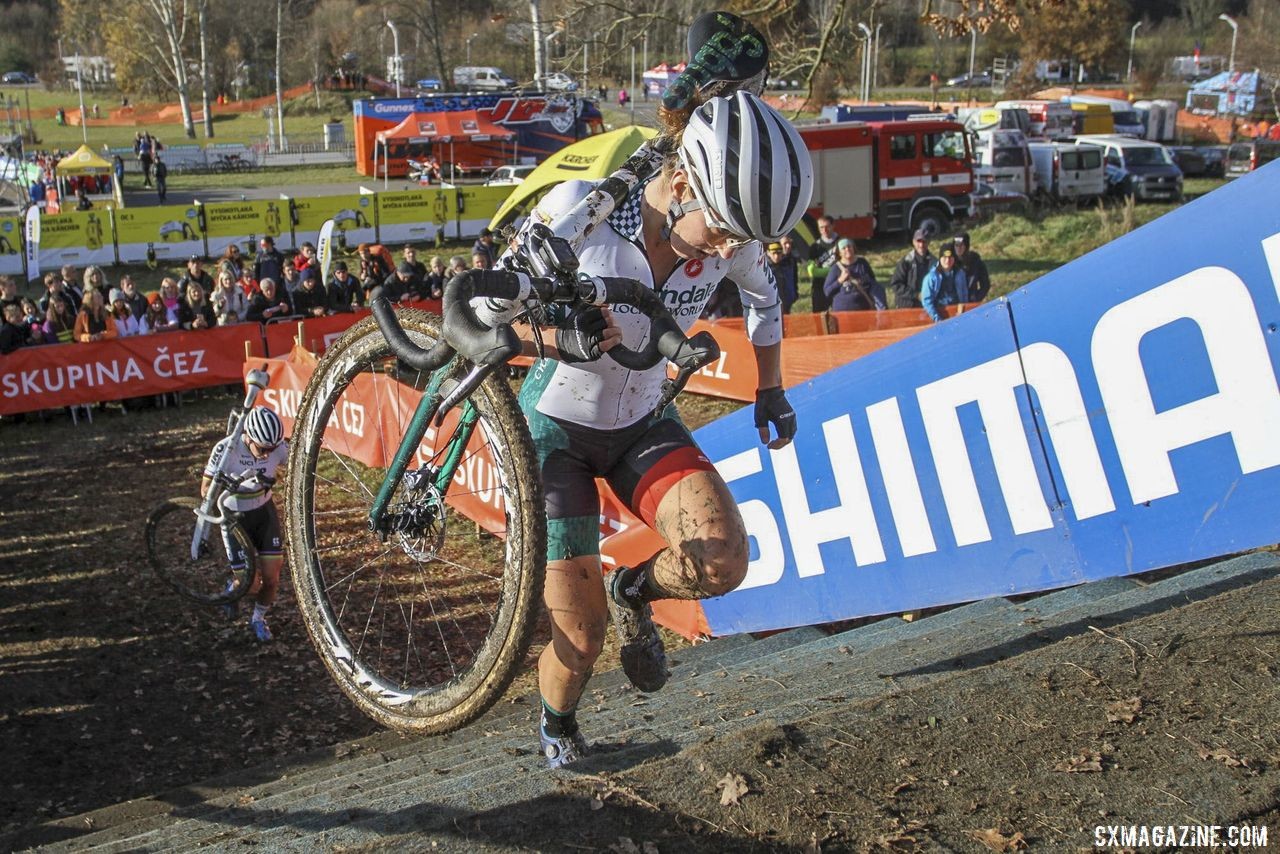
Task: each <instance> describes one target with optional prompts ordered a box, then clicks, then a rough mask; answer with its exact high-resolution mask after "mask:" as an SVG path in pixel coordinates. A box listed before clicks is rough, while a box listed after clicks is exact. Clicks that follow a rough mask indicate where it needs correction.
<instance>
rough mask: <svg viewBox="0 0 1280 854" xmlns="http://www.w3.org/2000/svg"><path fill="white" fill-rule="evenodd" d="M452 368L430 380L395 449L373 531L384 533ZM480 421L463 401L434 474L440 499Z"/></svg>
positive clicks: (372, 509) (373, 510)
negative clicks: (398, 489)
mask: <svg viewBox="0 0 1280 854" xmlns="http://www.w3.org/2000/svg"><path fill="white" fill-rule="evenodd" d="M452 366H453V363H452V362H450V363H449V364H448V365H445V366H444V367H443V368H441V369H439V370H438V371H436V372H435V374H434V375H433V376H432V377H431V382H430V383H429V384H428V385H427V388H426V391H425V392H423V395H422V399H421V400H419V401H418V406H417V408H416V409H414V411H413V418H411V419H410V420H409V427H408V429H406V430H405V432H404V436H403V437H402V438H401V439H400V447H399V448H397V449H396V455H395V457H393V458H392V460H391V465H390V466H389V467H388V468H387V473H386V475H385V476H384V477H383V478H382V486H381V487H379V489H378V495H377V496H376V497H375V498H374V500H373V506H372V507H370V508H369V527H370V529H371V530H374V531H381V530H382V523H383V517H384V516H385V515H386V512H387V507H388V505H390V504H391V495H392V493H394V492H395V489H396V484H398V483H399V482H400V480H401V479H402V478H403V477H404V474H405V472H406V471H408V469H409V462H410V461H411V460H412V459H413V455H414V454H415V453H417V450H418V445H419V444H421V443H422V437H423V436H425V435H427V428H428V427H429V426H430V425H431V419H432V418H434V417H435V414H436V410H437V409H438V408H439V407H440V401H441V398H442V396H441V394H440V385H441V383H443V382H444V378H445V377H446V376H447V375H448V374H449V373H450V372H451V369H452ZM479 420H480V412H479V410H477V409H476V407H475V405H474V404H472V402H471V400H470V398H468V399H467V400H464V401H463V402H462V407H461V416H460V418H459V420H458V427H457V429H456V430H454V431H453V435H452V436H450V437H449V444H448V447H447V448H446V450H445V454H444V462H443V463H442V464H441V465H440V468H439V469H437V470H436V473H435V484H434V485H435V488H436V491H437V492H439V494H440V496H441V497H443V496H444V494H445V492H446V491H447V490H448V487H449V482H450V481H452V480H453V474H454V472H455V471H457V469H458V464H459V463H460V462H461V461H462V455H463V453H464V452H465V451H466V449H467V443H468V442H470V441H471V434H472V433H474V432H475V429H476V424H477V422H479Z"/></svg>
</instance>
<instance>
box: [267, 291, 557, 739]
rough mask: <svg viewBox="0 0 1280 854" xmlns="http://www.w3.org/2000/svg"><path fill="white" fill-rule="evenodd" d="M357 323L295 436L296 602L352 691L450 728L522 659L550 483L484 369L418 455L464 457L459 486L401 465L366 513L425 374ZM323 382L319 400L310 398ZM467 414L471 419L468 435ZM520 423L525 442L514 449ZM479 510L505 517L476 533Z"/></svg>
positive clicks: (504, 389) (409, 720)
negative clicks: (374, 514) (307, 431)
mask: <svg viewBox="0 0 1280 854" xmlns="http://www.w3.org/2000/svg"><path fill="white" fill-rule="evenodd" d="M399 316H400V317H401V318H402V322H403V323H404V325H405V326H406V329H408V330H410V331H411V332H412V337H414V338H415V339H416V340H417V341H418V342H419V343H427V344H430V343H431V342H432V341H434V340H438V333H436V332H434V331H433V330H434V329H435V326H434V324H436V323H438V321H436V320H434V319H431V318H428V317H427V316H426V315H423V314H421V313H417V312H412V311H410V312H407V313H401V314H400V315H399ZM362 323H363V326H362V327H361V326H359V325H358V326H357V327H354V328H353V333H351V334H349V336H348V337H346V338H344V339H343V340H342V341H340V342H338V343H337V344H335V346H334V347H333V348H331V350H330V352H329V353H328V354H326V356H325V357H324V359H322V361H321V363H320V365H319V366H318V367H317V377H316V379H314V380H313V381H312V385H311V386H309V387H308V391H307V395H306V396H304V400H303V404H302V407H301V409H300V411H299V422H300V423H306V424H311V425H314V426H315V428H316V430H317V435H314V436H305V437H303V441H297V440H295V445H294V447H295V448H297V449H298V451H299V453H298V454H297V461H300V462H299V465H301V466H302V471H300V472H298V474H299V475H300V476H299V477H298V478H297V480H296V481H291V482H296V483H299V484H302V485H303V486H302V489H303V490H305V492H306V494H305V496H303V497H302V506H303V507H305V513H297V514H295V513H293V512H292V511H291V512H290V514H289V517H290V519H289V525H290V537H291V540H297V541H298V542H299V543H301V544H303V546H304V547H303V548H299V549H295V554H296V555H298V558H297V559H296V560H295V562H294V563H293V570H294V572H295V576H296V575H297V574H298V573H299V572H302V573H303V574H304V578H303V579H302V580H301V581H298V582H297V583H295V589H296V590H297V591H298V593H299V606H300V608H299V609H300V611H301V612H302V613H303V616H304V619H305V620H306V621H307V623H308V628H309V630H310V634H311V636H312V638H313V639H315V640H316V644H317V649H319V650H320V652H321V655H322V656H324V657H325V658H326V663H327V664H328V665H329V670H330V672H331V673H333V674H334V676H335V678H336V679H337V681H338V683H339V685H340V686H341V687H342V688H343V690H344V691H345V692H347V694H348V695H349V696H351V698H352V699H353V700H354V701H355V702H356V703H357V705H359V706H360V707H361V708H363V709H365V710H366V711H368V712H369V713H370V714H372V715H373V716H374V717H376V718H377V719H378V720H380V721H383V722H384V723H392V724H393V725H397V726H399V725H404V726H406V727H408V728H412V729H420V730H422V731H438V730H440V729H441V728H450V729H451V728H454V727H456V726H457V725H458V723H459V722H462V721H464V720H469V719H471V718H473V717H474V716H475V715H476V714H478V713H479V712H480V711H483V709H484V708H487V706H488V705H489V704H490V703H491V702H492V700H493V699H494V698H495V697H496V694H495V692H500V691H501V690H502V688H503V686H505V685H506V684H507V682H508V681H509V680H510V678H511V676H512V674H513V673H514V670H515V667H516V666H518V665H519V664H520V663H521V662H522V661H523V649H524V648H525V646H526V645H527V642H528V636H529V632H530V631H531V628H532V625H533V620H532V616H531V615H532V614H533V613H535V612H536V611H535V607H534V603H535V602H536V594H535V593H534V592H533V591H534V590H535V589H537V587H534V586H532V585H535V584H536V585H540V584H541V571H542V570H541V564H540V563H538V564H533V563H531V562H530V558H531V555H532V554H537V555H538V557H539V559H540V557H541V543H542V542H543V539H542V538H543V536H544V535H543V533H542V531H541V528H540V527H539V528H536V529H535V528H532V527H531V526H532V525H533V524H534V523H537V524H538V525H541V523H542V520H541V517H540V516H538V515H537V514H536V513H528V514H525V513H524V509H526V508H529V507H540V506H541V500H540V492H537V491H535V492H533V493H530V492H529V491H528V490H529V489H530V484H533V489H535V490H536V488H537V487H536V474H530V473H531V472H533V471H534V469H533V466H532V465H531V461H532V459H533V456H532V448H531V447H530V446H529V439H528V434H527V432H526V431H524V430H523V419H522V418H521V416H520V414H519V411H518V408H517V406H516V403H515V399H514V396H513V395H512V393H511V390H510V388H509V386H507V385H506V384H505V382H502V381H499V380H497V378H494V379H493V380H491V381H487V382H486V384H484V385H482V386H481V388H480V389H478V390H477V391H476V392H475V393H473V395H472V397H471V400H470V403H469V404H466V405H464V406H460V407H459V408H458V410H457V411H456V412H457V414H455V415H451V417H450V418H449V419H447V420H446V423H445V424H444V425H442V427H441V428H440V429H437V430H434V431H432V432H430V433H429V436H430V444H431V445H432V447H431V448H430V452H428V449H427V443H426V442H425V441H423V440H422V439H419V443H420V446H419V447H416V448H414V455H413V458H412V460H411V463H410V467H409V471H417V472H422V471H424V468H425V466H427V465H429V464H435V465H439V464H441V463H442V462H443V461H444V460H446V459H447V458H448V456H449V454H450V453H454V454H456V455H457V456H456V459H457V465H458V466H459V467H462V466H465V467H466V471H465V473H464V472H462V471H461V469H460V470H459V472H458V479H457V481H456V483H458V484H459V485H460V486H461V487H462V488H458V489H455V488H454V484H455V481H454V480H452V479H450V482H449V484H448V488H446V489H445V490H444V491H443V493H442V492H441V491H440V490H439V489H438V488H437V486H436V482H437V478H427V479H425V480H418V479H414V480H410V479H408V478H404V479H403V480H402V481H401V482H397V483H394V484H391V489H390V494H389V496H388V500H387V504H386V507H385V509H384V511H383V517H382V520H381V523H380V530H379V531H374V530H371V529H370V527H369V512H370V510H371V508H372V506H373V503H374V501H375V500H376V497H377V496H378V495H379V494H380V493H381V492H382V490H383V482H384V479H385V477H386V475H387V473H388V471H389V469H390V468H391V465H392V461H393V459H394V455H395V453H396V451H397V449H398V447H399V445H400V443H401V442H402V441H403V439H404V436H405V433H404V431H405V430H406V429H408V425H409V424H410V423H411V422H410V418H411V416H412V414H413V413H414V412H415V409H416V407H417V406H418V404H419V401H420V399H421V395H422V394H423V393H425V389H426V388H427V387H428V386H429V385H430V383H429V380H430V379H431V377H429V376H428V375H426V374H424V373H423V372H417V371H412V370H407V369H405V366H404V365H402V364H399V363H398V362H397V360H396V359H395V358H394V357H392V356H390V354H389V352H388V349H387V345H386V342H385V341H384V340H383V339H382V338H381V335H380V333H379V332H378V330H377V327H376V325H374V324H372V323H371V322H367V321H362ZM424 335H425V342H424ZM397 370H400V371H402V372H401V373H398V374H397V373H396V372H397ZM447 370H450V371H454V370H456V368H453V367H450V368H447ZM325 371H329V373H328V374H327V382H326V381H322V379H321V377H320V374H322V373H323V372H325ZM388 383H391V385H388ZM314 389H322V390H323V392H322V393H323V395H324V397H323V399H322V400H319V399H316V400H312V399H310V396H311V395H312V394H313V393H314V391H313V390H314ZM348 406H350V407H355V406H359V407H361V408H362V409H363V411H364V417H365V421H364V423H363V426H360V427H352V426H351V425H350V424H349V423H347V422H346V421H345V420H344V418H338V417H335V415H336V414H337V413H345V412H346V411H348ZM308 407H311V408H310V409H309V408H308ZM472 407H474V409H473V408H472ZM464 412H466V413H472V414H474V415H475V417H476V419H477V420H476V422H475V423H474V424H473V425H472V426H470V427H463V426H461V422H460V418H461V416H462V414H463V413H464ZM304 415H305V416H306V417H305V418H304V417H303V416H304ZM464 429H467V430H470V431H471V433H470V435H468V436H467V442H466V445H465V447H459V445H458V443H459V442H461V435H462V434H461V433H460V431H462V430H464ZM475 431H479V432H475ZM513 431H514V432H513ZM513 435H514V436H515V438H516V439H518V440H519V441H520V442H522V443H523V444H521V445H519V446H518V448H517V450H516V451H515V452H513V450H512V448H510V447H508V445H507V443H508V442H511V441H512V439H511V437H512V436H513ZM374 449H377V450H376V451H375V450H374ZM371 451H373V452H374V453H375V454H376V455H377V456H376V458H375V457H371V456H370V452H371ZM514 460H522V461H523V462H522V463H521V464H520V465H519V466H517V465H514V464H513V461H514ZM294 470H295V459H294V458H291V463H290V471H291V474H292V473H294ZM495 507H497V508H504V507H505V508H506V509H505V510H501V509H500V510H498V512H497V513H495V512H494V508H495ZM513 508H514V509H513ZM472 518H475V519H480V520H484V523H483V526H485V527H496V528H499V529H500V530H498V531H497V532H496V534H495V533H493V532H490V531H487V530H485V531H476V532H475V533H474V534H473V533H472V531H473V525H476V524H477V523H476V522H473V521H472ZM534 544H537V545H536V548H531V547H532V546H534ZM304 598H309V599H310V600H311V603H310V604H305V605H304V603H303V599H304ZM517 627H518V628H517Z"/></svg>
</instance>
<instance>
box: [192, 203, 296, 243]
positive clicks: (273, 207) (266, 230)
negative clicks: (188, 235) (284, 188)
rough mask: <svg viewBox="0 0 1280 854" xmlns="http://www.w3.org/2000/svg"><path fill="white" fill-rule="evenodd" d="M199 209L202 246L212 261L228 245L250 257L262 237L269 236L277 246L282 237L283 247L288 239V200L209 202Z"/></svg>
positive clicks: (289, 231) (289, 230)
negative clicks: (202, 213)
mask: <svg viewBox="0 0 1280 854" xmlns="http://www.w3.org/2000/svg"><path fill="white" fill-rule="evenodd" d="M201 209H202V210H203V211H204V227H205V245H206V246H207V247H208V248H209V254H210V255H211V256H213V257H219V256H221V255H222V253H223V252H224V251H225V250H226V248H227V244H229V243H238V244H240V248H241V249H244V250H246V253H247V254H252V253H253V252H255V251H256V247H257V245H258V240H259V239H261V238H262V236H263V235H270V236H271V238H272V239H273V240H275V241H276V242H277V243H279V242H280V240H281V235H284V236H285V242H286V243H288V242H289V241H290V239H291V238H290V233H291V227H290V223H289V201H288V200H287V199H271V200H268V201H262V200H250V201H244V202H209V203H207V204H204V205H201Z"/></svg>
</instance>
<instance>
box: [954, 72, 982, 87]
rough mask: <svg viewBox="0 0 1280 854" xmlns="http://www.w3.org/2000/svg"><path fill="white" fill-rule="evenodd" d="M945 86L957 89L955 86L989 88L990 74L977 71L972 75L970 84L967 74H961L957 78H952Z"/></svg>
mask: <svg viewBox="0 0 1280 854" xmlns="http://www.w3.org/2000/svg"><path fill="white" fill-rule="evenodd" d="M947 85H948V86H951V87H957V86H976V87H979V88H981V87H984V86H990V85H991V72H990V71H977V72H975V73H974V75H973V81H972V82H970V81H969V75H968V74H961V75H960V76H959V77H952V78H951V79H950V80H948V81H947Z"/></svg>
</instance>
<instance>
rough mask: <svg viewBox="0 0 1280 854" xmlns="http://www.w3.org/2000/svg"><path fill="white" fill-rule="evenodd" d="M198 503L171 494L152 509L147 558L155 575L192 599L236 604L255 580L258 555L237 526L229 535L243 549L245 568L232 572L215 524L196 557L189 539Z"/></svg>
mask: <svg viewBox="0 0 1280 854" xmlns="http://www.w3.org/2000/svg"><path fill="white" fill-rule="evenodd" d="M199 504H200V502H199V501H197V500H196V499H194V498H187V497H182V498H170V499H169V500H168V501H162V502H161V503H160V504H158V505H157V506H156V507H155V509H154V510H152V511H151V514H150V515H148V516H147V527H146V535H145V536H146V544H147V559H148V561H150V563H151V568H152V569H153V570H155V573H156V575H158V576H160V577H161V578H163V579H164V580H165V582H166V583H168V584H169V586H170V587H172V588H173V589H174V590H176V591H178V592H179V593H181V594H182V595H183V596H185V597H187V598H188V599H191V600H193V601H196V602H200V603H202V604H205V605H218V604H222V603H225V602H234V601H235V600H237V599H239V598H240V597H241V596H243V595H244V594H245V593H247V592H248V591H249V587H250V585H252V584H253V576H254V572H255V571H256V567H257V555H258V553H257V551H256V550H255V549H254V547H253V543H252V542H250V540H249V535H248V534H247V533H245V530H244V528H242V527H240V526H239V525H234V524H233V525H232V526H231V535H232V536H233V537H235V538H236V541H237V542H239V543H240V545H241V546H242V547H243V548H244V551H245V566H244V568H243V569H239V570H236V571H234V572H233V571H232V570H231V569H230V568H229V567H228V566H227V553H226V550H225V548H224V547H223V543H222V533H221V530H220V529H219V528H218V527H217V526H211V527H210V530H209V535H208V537H206V538H205V540H204V542H203V543H202V544H201V546H200V549H199V555H200V556H199V557H198V558H194V559H193V558H192V557H191V538H192V536H193V534H194V533H195V527H196V517H195V514H194V512H193V511H194V510H195V509H196V507H198V506H199Z"/></svg>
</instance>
